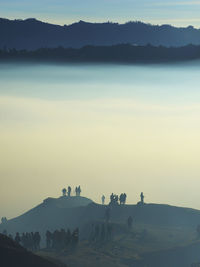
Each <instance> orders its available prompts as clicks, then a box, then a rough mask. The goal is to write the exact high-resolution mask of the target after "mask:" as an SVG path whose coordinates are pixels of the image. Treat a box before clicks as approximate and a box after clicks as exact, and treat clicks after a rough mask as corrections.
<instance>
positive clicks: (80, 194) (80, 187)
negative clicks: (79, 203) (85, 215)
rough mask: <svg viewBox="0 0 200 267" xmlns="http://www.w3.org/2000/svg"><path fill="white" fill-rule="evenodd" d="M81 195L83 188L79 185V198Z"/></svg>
mask: <svg viewBox="0 0 200 267" xmlns="http://www.w3.org/2000/svg"><path fill="white" fill-rule="evenodd" d="M80 195H81V187H80V185H79V187H78V196H79V197H80Z"/></svg>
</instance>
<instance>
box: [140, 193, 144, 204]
mask: <svg viewBox="0 0 200 267" xmlns="http://www.w3.org/2000/svg"><path fill="white" fill-rule="evenodd" d="M140 198H141V203H142V204H144V194H143V192H142V193H141V194H140Z"/></svg>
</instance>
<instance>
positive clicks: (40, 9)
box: [0, 0, 200, 28]
mask: <svg viewBox="0 0 200 267" xmlns="http://www.w3.org/2000/svg"><path fill="white" fill-rule="evenodd" d="M199 12H200V0H194V1H193V0H173V1H172V0H165V1H163V0H34V1H30V0H0V17H7V18H28V17H34V18H38V19H41V20H44V21H49V22H53V23H57V24H70V23H72V22H75V21H78V20H86V21H97V22H100V21H108V20H109V21H115V22H125V21H129V20H142V21H145V22H150V23H155V24H163V23H170V24H174V25H179V26H181V25H182V26H186V25H194V26H195V27H197V28H200V18H199Z"/></svg>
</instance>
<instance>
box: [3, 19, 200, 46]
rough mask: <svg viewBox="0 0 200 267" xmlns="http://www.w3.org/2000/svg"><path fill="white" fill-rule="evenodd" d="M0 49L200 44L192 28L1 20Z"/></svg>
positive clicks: (135, 24) (136, 23)
mask: <svg viewBox="0 0 200 267" xmlns="http://www.w3.org/2000/svg"><path fill="white" fill-rule="evenodd" d="M0 36H1V38H0V48H3V47H7V48H16V49H30V50H34V49H38V48H41V47H49V48H51V47H58V46H63V47H75V48H79V47H83V46H85V45H95V46H98V45H104V46H105V45H115V44H122V43H130V44H136V45H147V44H152V45H155V46H159V45H163V46H185V45H188V44H195V45H199V44H200V30H198V29H195V28H193V27H191V26H190V27H187V28H176V27H172V26H170V25H162V26H155V25H150V24H145V23H142V22H130V23H126V24H118V23H87V22H84V21H80V22H78V23H74V24H72V25H69V26H59V25H53V24H49V23H44V22H41V21H38V20H36V19H27V20H8V19H0Z"/></svg>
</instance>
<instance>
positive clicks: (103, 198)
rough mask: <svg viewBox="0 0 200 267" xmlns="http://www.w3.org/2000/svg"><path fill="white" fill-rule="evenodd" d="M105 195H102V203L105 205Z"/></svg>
mask: <svg viewBox="0 0 200 267" xmlns="http://www.w3.org/2000/svg"><path fill="white" fill-rule="evenodd" d="M105 199H106V198H105V196H104V195H103V196H102V197H101V201H102V205H105Z"/></svg>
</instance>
